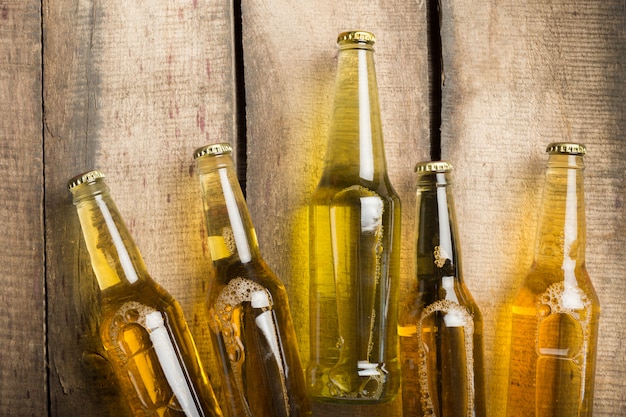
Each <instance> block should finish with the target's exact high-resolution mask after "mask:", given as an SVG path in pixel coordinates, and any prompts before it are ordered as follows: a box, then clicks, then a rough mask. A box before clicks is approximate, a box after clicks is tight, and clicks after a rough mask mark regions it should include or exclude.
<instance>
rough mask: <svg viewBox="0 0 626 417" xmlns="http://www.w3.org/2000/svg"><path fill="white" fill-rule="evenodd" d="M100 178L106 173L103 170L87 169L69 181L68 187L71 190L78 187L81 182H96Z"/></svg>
mask: <svg viewBox="0 0 626 417" xmlns="http://www.w3.org/2000/svg"><path fill="white" fill-rule="evenodd" d="M98 178H104V173H103V172H102V171H98V170H93V171H87V172H85V173H83V174H80V175H77V176H75V177H74V178H72V179H71V180H69V181H68V182H67V188H68V189H70V190H71V189H72V188H74V187H77V186H79V185H81V184H84V183H87V182H94V181H95V180H97V179H98Z"/></svg>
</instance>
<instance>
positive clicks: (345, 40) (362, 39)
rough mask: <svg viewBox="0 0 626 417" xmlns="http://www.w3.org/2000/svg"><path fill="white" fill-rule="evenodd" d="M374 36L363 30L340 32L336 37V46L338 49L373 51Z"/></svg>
mask: <svg viewBox="0 0 626 417" xmlns="http://www.w3.org/2000/svg"><path fill="white" fill-rule="evenodd" d="M374 43H376V36H375V35H374V34H373V33H372V32H368V31H365V30H351V31H346V32H341V33H340V34H339V36H337V44H338V45H339V48H340V49H355V48H356V49H370V50H371V49H373V46H374Z"/></svg>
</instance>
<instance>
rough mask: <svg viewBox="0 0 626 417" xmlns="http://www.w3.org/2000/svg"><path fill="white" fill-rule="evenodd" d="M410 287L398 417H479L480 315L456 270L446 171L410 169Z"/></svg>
mask: <svg viewBox="0 0 626 417" xmlns="http://www.w3.org/2000/svg"><path fill="white" fill-rule="evenodd" d="M416 171H417V175H418V178H417V204H416V219H417V222H418V225H417V235H416V278H417V280H416V282H414V284H413V286H412V288H411V290H410V293H409V296H408V299H407V302H406V303H404V305H403V306H402V308H401V310H400V316H399V319H398V322H399V323H398V334H399V336H400V354H401V358H402V386H403V392H402V408H403V415H404V417H417V416H419V417H422V416H433V417H485V415H486V411H485V392H484V376H483V333H482V327H483V323H482V315H481V313H480V311H479V309H478V307H477V306H476V303H475V302H474V300H473V298H472V296H471V295H470V293H469V291H468V289H467V287H466V286H465V283H464V282H463V273H462V269H461V251H460V247H459V243H458V233H457V227H456V215H455V211H454V204H453V198H452V183H451V171H452V166H451V165H450V164H449V163H448V162H445V161H437V162H423V163H419V164H417V166H416Z"/></svg>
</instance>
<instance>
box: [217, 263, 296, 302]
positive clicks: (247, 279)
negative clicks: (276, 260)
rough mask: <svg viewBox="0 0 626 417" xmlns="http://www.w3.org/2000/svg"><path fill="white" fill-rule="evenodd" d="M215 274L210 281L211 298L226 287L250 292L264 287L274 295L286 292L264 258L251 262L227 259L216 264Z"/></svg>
mask: <svg viewBox="0 0 626 417" xmlns="http://www.w3.org/2000/svg"><path fill="white" fill-rule="evenodd" d="M215 266H216V268H215V275H214V277H213V279H212V282H211V283H210V289H209V294H210V298H213V299H215V298H217V297H219V296H220V294H222V293H223V292H224V291H225V289H226V288H228V289H229V290H230V291H241V292H249V291H254V290H255V289H264V290H266V291H268V292H269V293H270V294H271V295H272V296H273V297H282V296H284V294H286V289H285V286H284V285H283V283H282V281H281V280H280V279H279V278H278V276H277V275H276V274H275V273H274V271H272V270H271V268H270V267H269V266H268V265H267V263H266V262H265V261H264V260H263V259H262V258H259V257H257V258H254V259H253V260H251V261H250V262H246V263H242V262H240V261H239V260H234V261H231V262H228V261H225V262H220V263H219V264H217V265H215Z"/></svg>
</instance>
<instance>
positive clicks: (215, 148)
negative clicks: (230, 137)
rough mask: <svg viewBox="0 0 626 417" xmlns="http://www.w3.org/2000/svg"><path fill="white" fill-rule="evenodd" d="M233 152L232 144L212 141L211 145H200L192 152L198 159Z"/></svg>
mask: <svg viewBox="0 0 626 417" xmlns="http://www.w3.org/2000/svg"><path fill="white" fill-rule="evenodd" d="M232 152H233V148H232V146H230V144H229V143H226V142H224V143H214V144H211V145H206V146H202V147H200V148H198V149H196V150H195V151H194V153H193V158H194V159H198V158H202V157H203V156H218V155H225V154H230V153H232Z"/></svg>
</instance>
